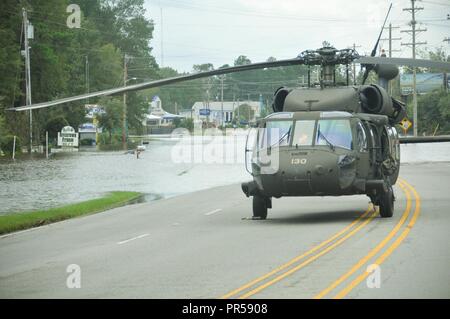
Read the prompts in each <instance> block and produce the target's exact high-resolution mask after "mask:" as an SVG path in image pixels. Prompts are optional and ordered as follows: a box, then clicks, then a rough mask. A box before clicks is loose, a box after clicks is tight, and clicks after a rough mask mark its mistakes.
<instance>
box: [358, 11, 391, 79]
mask: <svg viewBox="0 0 450 319" xmlns="http://www.w3.org/2000/svg"><path fill="white" fill-rule="evenodd" d="M391 9H392V3H391V5H390V6H389V10H388V12H387V14H386V17H385V18H384V23H383V26H382V27H381V31H380V35H379V36H378V39H377V42H376V43H375V46H374V47H373V50H372V52H371V53H370V56H371V57H374V56H375V54H376V53H377V48H378V44H379V43H380V39H381V35H382V34H383V30H384V26H385V25H386V21H387V19H388V17H389V13H390V12H391ZM364 67H365V68H366V70H365V72H364V76H363V81H362V84H363V85H364V83H366V80H367V77H368V76H369V72H370V71H372V70H373V68H374V65H373V64H364Z"/></svg>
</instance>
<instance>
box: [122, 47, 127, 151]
mask: <svg viewBox="0 0 450 319" xmlns="http://www.w3.org/2000/svg"><path fill="white" fill-rule="evenodd" d="M127 59H128V56H127V54H126V53H125V55H124V57H123V86H127V78H128V61H127ZM122 146H123V149H124V150H125V151H126V150H127V149H128V147H127V93H126V92H124V93H123V110H122Z"/></svg>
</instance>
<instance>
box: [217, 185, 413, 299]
mask: <svg viewBox="0 0 450 319" xmlns="http://www.w3.org/2000/svg"><path fill="white" fill-rule="evenodd" d="M399 186H400V188H401V189H402V191H403V192H404V193H405V195H406V200H407V202H406V208H405V210H404V212H403V214H402V216H401V218H400V220H399V222H398V223H397V224H396V226H395V227H394V228H393V229H392V231H391V232H390V233H389V234H388V235H387V236H386V237H385V238H384V239H383V240H382V241H381V242H380V243H379V244H378V245H377V246H376V247H375V248H374V249H372V250H371V251H370V252H369V253H368V254H367V255H366V256H365V257H363V258H362V259H361V260H359V261H358V262H357V263H356V264H355V265H354V266H353V267H351V269H350V270H349V271H348V272H347V273H345V274H344V275H342V276H341V277H340V278H339V279H337V280H336V281H335V282H333V283H332V284H331V285H330V286H328V287H327V288H325V289H324V290H323V291H321V292H320V293H319V294H317V295H316V296H314V298H317V299H319V298H323V297H325V296H326V295H328V294H329V293H330V292H331V291H332V290H334V289H335V288H337V287H338V286H339V285H340V284H342V283H343V282H344V281H345V280H347V279H348V278H349V277H350V276H351V275H352V274H354V273H355V272H356V271H358V270H359V269H360V268H361V267H362V266H363V265H364V264H366V263H367V262H368V261H369V260H370V259H371V258H373V257H374V256H375V255H376V254H377V253H378V252H380V250H381V249H382V248H383V247H385V246H386V245H387V244H388V243H389V241H390V240H391V239H392V238H393V237H394V236H395V235H396V234H397V233H398V232H399V231H400V229H401V227H402V225H404V223H405V222H406V220H407V218H408V216H409V215H410V211H411V207H412V203H411V192H412V193H413V194H414V197H415V202H416V208H415V211H414V215H413V218H412V219H411V221H410V223H409V224H408V226H407V227H406V229H405V230H404V231H403V232H402V234H401V235H400V236H399V237H398V238H397V239H396V240H395V242H394V243H393V244H392V245H391V246H390V247H389V248H388V249H387V250H386V251H385V252H384V253H383V254H382V255H381V256H380V257H379V258H378V259H377V260H376V261H375V263H376V264H378V265H380V264H381V263H382V262H383V261H384V260H385V259H386V258H387V257H388V256H389V255H390V254H391V253H392V252H393V251H394V250H395V249H396V248H397V247H398V246H399V245H400V243H401V242H402V241H403V239H404V238H405V237H406V236H407V235H408V233H409V231H410V229H411V227H412V226H413V225H414V223H415V222H416V220H417V217H418V214H419V211H420V198H419V195H418V194H417V192H416V191H415V189H414V188H413V187H412V186H411V185H409V184H408V183H407V182H406V181H401V182H399ZM377 214H378V212H377V211H376V210H375V208H374V207H373V206H372V205H370V206H369V208H368V209H367V210H366V211H365V212H364V214H362V215H361V216H360V217H358V218H357V219H356V220H354V221H353V222H352V223H351V224H350V225H348V226H347V227H345V228H344V229H342V230H341V231H339V232H338V233H336V234H335V235H333V236H332V237H330V238H329V239H327V240H325V241H323V242H322V243H320V244H319V245H317V246H315V247H313V248H311V249H310V250H308V251H307V252H305V253H303V254H301V255H299V256H297V257H295V258H293V259H291V260H290V261H288V262H287V263H285V264H283V265H281V266H280V267H278V268H276V269H274V270H272V271H270V272H269V273H267V274H265V275H263V276H261V277H258V278H256V279H255V280H253V281H251V282H249V283H247V284H245V285H243V286H241V287H239V288H237V289H235V290H233V291H231V292H229V293H227V294H226V295H223V296H222V297H221V298H222V299H226V298H238V299H245V298H248V297H251V296H253V295H255V294H257V293H258V292H260V291H262V290H264V289H266V288H267V287H269V286H271V285H273V284H275V283H277V282H279V281H281V280H282V279H284V278H286V277H287V276H289V275H291V274H293V273H295V272H297V271H299V270H300V269H302V268H304V267H306V266H307V265H309V264H310V263H312V262H314V261H315V260H317V259H318V258H320V257H321V256H323V255H325V254H327V253H328V252H330V251H331V250H333V249H335V248H336V247H338V246H340V245H341V244H342V243H344V242H345V241H346V240H347V239H349V238H351V237H352V236H354V235H355V234H356V233H358V232H359V231H360V230H361V229H362V228H363V227H364V226H366V225H367V224H368V223H370V222H371V221H372V220H373V218H374V217H375V216H376V215H377ZM368 275H369V273H367V272H364V273H362V274H361V275H359V276H358V277H357V278H356V279H354V280H353V281H352V282H351V283H350V284H349V285H348V286H346V287H345V288H343V289H342V290H341V291H340V292H339V293H338V294H337V295H336V296H335V297H334V298H343V297H345V296H346V295H347V294H348V293H349V292H350V291H351V290H352V289H353V288H355V287H356V286H357V285H358V284H359V283H361V281H363V280H364V279H365V278H366V277H367V276H368Z"/></svg>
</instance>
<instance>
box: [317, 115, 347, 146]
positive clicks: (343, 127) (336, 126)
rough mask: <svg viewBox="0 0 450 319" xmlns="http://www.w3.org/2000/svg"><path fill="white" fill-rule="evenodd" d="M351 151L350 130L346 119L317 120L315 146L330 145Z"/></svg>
mask: <svg viewBox="0 0 450 319" xmlns="http://www.w3.org/2000/svg"><path fill="white" fill-rule="evenodd" d="M330 144H331V146H332V147H334V146H336V147H343V148H347V149H352V148H353V147H352V146H353V143H352V130H351V127H350V122H349V120H347V119H335V120H330V119H327V120H319V122H318V124H317V134H316V145H330Z"/></svg>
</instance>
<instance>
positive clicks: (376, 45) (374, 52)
mask: <svg viewBox="0 0 450 319" xmlns="http://www.w3.org/2000/svg"><path fill="white" fill-rule="evenodd" d="M391 9H392V3H391V5H390V6H389V10H388V12H387V14H386V17H385V18H384V22H383V26H382V27H381V30H380V34H379V35H378V39H377V42H376V43H375V46H374V47H373V49H372V52H371V53H370V56H375V55H376V54H377V48H378V44H379V43H380V39H381V35H382V34H383V30H384V27H385V26H386V21H387V19H388V17H389V13H390V12H391Z"/></svg>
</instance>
